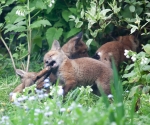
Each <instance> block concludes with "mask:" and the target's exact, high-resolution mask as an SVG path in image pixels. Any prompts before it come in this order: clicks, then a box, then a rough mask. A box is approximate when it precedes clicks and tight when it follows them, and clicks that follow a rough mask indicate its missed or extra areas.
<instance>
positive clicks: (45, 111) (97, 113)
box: [0, 72, 150, 125]
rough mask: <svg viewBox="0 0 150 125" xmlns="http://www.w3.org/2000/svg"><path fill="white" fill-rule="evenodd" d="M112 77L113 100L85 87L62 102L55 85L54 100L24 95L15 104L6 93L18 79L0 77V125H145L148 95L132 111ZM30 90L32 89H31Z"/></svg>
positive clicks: (149, 120)
mask: <svg viewBox="0 0 150 125" xmlns="http://www.w3.org/2000/svg"><path fill="white" fill-rule="evenodd" d="M114 74H115V79H114V84H113V85H112V87H111V88H112V94H113V97H112V98H108V97H107V96H106V95H104V94H102V96H101V97H98V96H96V95H94V94H92V93H91V88H90V87H89V86H88V87H86V88H84V87H80V88H76V89H75V90H72V91H70V92H69V93H68V95H67V96H66V98H65V101H63V97H62V96H59V95H58V94H57V92H58V86H57V85H56V86H54V87H53V89H52V90H53V93H51V94H52V96H53V98H48V97H47V95H44V96H43V95H41V94H35V93H31V94H27V93H24V94H23V95H24V96H22V95H20V96H19V98H18V100H19V99H20V101H17V102H15V103H11V102H9V93H10V92H11V91H12V90H13V89H14V88H15V86H17V85H18V84H19V82H20V79H19V77H16V76H15V75H11V76H6V77H0V125H6V124H9V125H50V124H52V125H59V124H60V125H83V124H87V125H148V124H149V123H150V95H149V94H142V95H141V98H140V101H141V103H140V108H139V110H138V111H137V112H135V104H136V98H134V97H133V98H132V99H130V98H128V93H127V92H125V91H123V88H122V84H121V82H120V80H119V78H118V75H117V73H116V72H114ZM30 89H32V90H34V86H32V87H30ZM25 97H26V98H25Z"/></svg>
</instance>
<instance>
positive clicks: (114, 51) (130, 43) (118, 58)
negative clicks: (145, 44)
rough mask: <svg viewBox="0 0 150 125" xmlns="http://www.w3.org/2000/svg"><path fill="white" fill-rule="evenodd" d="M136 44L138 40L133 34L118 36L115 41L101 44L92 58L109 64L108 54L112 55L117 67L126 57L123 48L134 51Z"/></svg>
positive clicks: (137, 44)
mask: <svg viewBox="0 0 150 125" xmlns="http://www.w3.org/2000/svg"><path fill="white" fill-rule="evenodd" d="M138 46H139V42H138V40H137V39H136V38H135V37H134V36H133V35H127V36H120V37H118V38H117V41H111V42H108V43H106V44H104V45H102V46H101V47H100V48H99V49H98V50H97V51H96V54H95V56H94V58H96V59H98V60H100V61H102V62H104V63H106V64H108V65H109V66H111V60H110V56H112V57H113V58H114V60H115V64H116V67H117V68H118V67H119V65H120V63H121V62H123V61H127V58H126V57H125V56H124V50H125V49H126V50H132V51H136V50H137V48H138Z"/></svg>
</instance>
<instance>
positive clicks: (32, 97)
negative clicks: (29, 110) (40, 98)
mask: <svg viewBox="0 0 150 125" xmlns="http://www.w3.org/2000/svg"><path fill="white" fill-rule="evenodd" d="M35 99H36V97H35V96H30V97H29V99H28V100H29V101H33V100H35Z"/></svg>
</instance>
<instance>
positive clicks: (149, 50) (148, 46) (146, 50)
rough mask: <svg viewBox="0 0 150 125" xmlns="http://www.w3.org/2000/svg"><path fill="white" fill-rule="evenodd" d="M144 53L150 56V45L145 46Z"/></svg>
mask: <svg viewBox="0 0 150 125" xmlns="http://www.w3.org/2000/svg"><path fill="white" fill-rule="evenodd" d="M143 49H144V51H145V52H146V53H147V54H149V55H150V44H146V45H145V46H143Z"/></svg>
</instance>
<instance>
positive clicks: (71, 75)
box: [44, 41, 112, 95]
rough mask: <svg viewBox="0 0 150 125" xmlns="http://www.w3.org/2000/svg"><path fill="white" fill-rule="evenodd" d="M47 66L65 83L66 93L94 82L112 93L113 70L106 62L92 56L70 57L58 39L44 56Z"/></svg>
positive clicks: (62, 83) (61, 82) (106, 91)
mask: <svg viewBox="0 0 150 125" xmlns="http://www.w3.org/2000/svg"><path fill="white" fill-rule="evenodd" d="M44 63H45V66H50V67H51V69H52V70H51V71H52V73H54V74H55V75H56V76H57V78H59V82H60V84H61V85H63V89H64V95H66V94H67V93H68V91H70V90H71V89H73V88H75V87H76V86H81V85H83V86H87V85H92V84H94V83H96V84H97V86H98V88H102V89H103V90H104V92H105V93H106V94H109V93H110V81H111V78H112V70H111V68H109V67H107V66H106V65H105V64H104V63H101V62H100V61H97V60H95V59H92V58H88V57H83V58H78V59H69V58H68V57H67V56H66V54H65V53H64V52H63V51H62V49H61V47H60V44H59V42H58V41H54V42H53V45H52V48H51V50H50V51H49V52H48V53H46V54H45V56H44Z"/></svg>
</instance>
